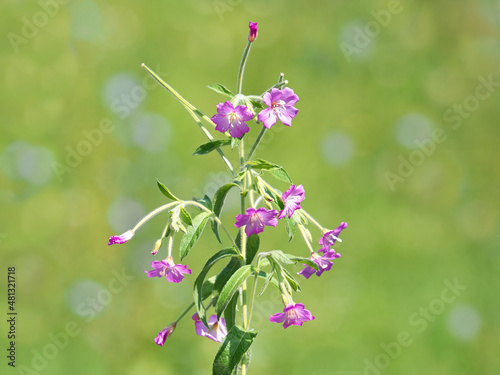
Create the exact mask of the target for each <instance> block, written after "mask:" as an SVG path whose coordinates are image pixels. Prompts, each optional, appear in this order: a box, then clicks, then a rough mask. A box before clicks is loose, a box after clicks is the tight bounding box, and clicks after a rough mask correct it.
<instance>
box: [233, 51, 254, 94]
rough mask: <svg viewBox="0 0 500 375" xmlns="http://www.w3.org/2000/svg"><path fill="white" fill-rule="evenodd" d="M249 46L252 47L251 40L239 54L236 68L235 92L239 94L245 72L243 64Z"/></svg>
mask: <svg viewBox="0 0 500 375" xmlns="http://www.w3.org/2000/svg"><path fill="white" fill-rule="evenodd" d="M250 48H252V42H248V44H247V46H246V47H245V50H244V51H243V55H242V56H241V62H240V67H239V69H238V79H237V81H236V93H237V94H241V91H242V88H243V75H244V73H245V65H246V63H247V59H248V54H249V53H250Z"/></svg>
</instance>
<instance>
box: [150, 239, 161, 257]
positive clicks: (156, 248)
mask: <svg viewBox="0 0 500 375" xmlns="http://www.w3.org/2000/svg"><path fill="white" fill-rule="evenodd" d="M161 242H162V241H161V240H158V241H156V243H155V246H154V247H153V251H152V252H151V254H153V255H156V253H157V252H158V250H160V247H161Z"/></svg>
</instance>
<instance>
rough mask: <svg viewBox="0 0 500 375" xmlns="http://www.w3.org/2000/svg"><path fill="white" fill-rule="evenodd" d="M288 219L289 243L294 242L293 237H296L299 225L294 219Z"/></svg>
mask: <svg viewBox="0 0 500 375" xmlns="http://www.w3.org/2000/svg"><path fill="white" fill-rule="evenodd" d="M285 219H286V226H285V228H286V232H287V233H288V242H290V241H291V240H293V237H294V236H295V231H296V230H297V224H296V223H295V221H293V220H292V219H289V218H288V217H285Z"/></svg>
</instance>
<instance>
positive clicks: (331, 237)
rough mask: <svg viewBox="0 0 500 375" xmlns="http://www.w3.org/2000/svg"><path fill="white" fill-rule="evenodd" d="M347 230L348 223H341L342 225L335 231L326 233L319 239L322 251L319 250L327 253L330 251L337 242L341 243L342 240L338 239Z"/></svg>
mask: <svg viewBox="0 0 500 375" xmlns="http://www.w3.org/2000/svg"><path fill="white" fill-rule="evenodd" d="M345 228H347V223H346V222H344V221H343V222H341V223H340V225H339V226H338V227H337V228H335V229H334V230H331V231H329V232H326V233H325V234H324V235H323V237H321V238H320V239H319V244H320V245H322V246H321V249H320V250H319V251H320V252H327V251H328V250H330V247H332V246H333V245H334V244H335V241H337V240H338V241H340V242H342V240H341V239H340V238H338V236H339V234H340V232H342V230H344V229H345Z"/></svg>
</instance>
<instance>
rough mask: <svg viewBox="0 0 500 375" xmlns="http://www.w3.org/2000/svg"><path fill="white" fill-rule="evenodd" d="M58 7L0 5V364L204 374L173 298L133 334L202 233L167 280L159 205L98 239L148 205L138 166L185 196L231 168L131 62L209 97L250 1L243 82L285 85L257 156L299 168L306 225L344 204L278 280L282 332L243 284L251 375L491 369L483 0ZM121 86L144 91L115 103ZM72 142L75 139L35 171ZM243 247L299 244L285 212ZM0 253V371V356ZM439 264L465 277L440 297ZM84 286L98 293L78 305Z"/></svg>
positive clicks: (489, 12)
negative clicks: (300, 322) (288, 93)
mask: <svg viewBox="0 0 500 375" xmlns="http://www.w3.org/2000/svg"><path fill="white" fill-rule="evenodd" d="M46 3H49V4H52V6H49V7H44V6H42V5H41V4H46ZM55 4H58V5H57V6H55V7H54V2H41V3H38V2H34V1H33V2H21V1H14V0H6V1H4V2H3V3H2V12H1V14H2V15H1V18H2V22H1V24H0V35H1V36H2V42H1V48H0V59H1V60H0V62H1V67H2V69H1V75H0V82H1V83H2V90H1V91H0V98H1V100H0V107H1V113H2V116H3V121H2V127H1V129H2V130H1V132H2V133H1V137H0V201H1V212H2V214H1V219H0V220H1V222H0V236H1V238H0V240H1V242H0V247H1V249H2V253H1V257H2V262H1V264H2V267H3V270H2V272H1V274H2V275H3V276H2V279H3V280H4V281H2V297H3V298H2V301H3V302H2V308H1V309H0V310H1V311H5V312H2V313H3V314H5V318H2V319H1V323H0V327H1V332H2V333H1V337H2V343H3V346H2V352H3V353H4V355H2V363H1V364H0V366H1V369H2V370H1V372H2V373H8V374H10V373H12V374H14V373H19V374H23V373H26V374H68V373H71V374H96V375H99V374H131V375H132V374H147V373H158V374H208V373H210V369H211V361H212V359H213V357H214V355H215V353H216V351H217V348H218V345H217V344H216V343H214V342H212V341H209V340H207V339H205V338H200V337H198V336H196V335H195V333H194V327H193V323H192V321H191V320H190V319H189V316H188V317H187V318H186V319H185V320H183V321H182V322H181V323H180V324H179V326H178V328H177V330H176V332H175V333H174V335H173V336H172V337H171V338H169V339H168V340H167V342H166V343H165V346H164V347H163V348H162V347H159V346H157V345H156V344H155V343H154V342H153V339H154V337H155V336H156V333H157V332H158V331H159V330H160V329H161V328H163V327H164V326H165V325H166V324H168V323H169V322H171V321H172V320H174V319H175V318H176V317H177V315H178V314H179V312H180V311H181V310H182V309H183V308H184V306H185V305H186V304H187V303H189V300H190V298H191V288H192V282H193V281H194V278H195V274H197V273H198V272H199V271H200V269H201V266H202V265H203V263H204V262H205V261H206V259H207V258H208V257H209V256H210V255H211V254H213V253H214V252H215V251H216V250H218V249H219V248H220V245H218V243H217V242H216V240H215V239H214V238H213V236H212V235H211V233H210V232H209V231H207V232H206V233H205V235H204V236H203V238H202V239H201V241H200V242H199V243H198V245H197V246H196V247H195V249H194V250H193V252H192V253H191V254H190V255H189V257H188V258H186V261H185V262H186V263H187V264H188V265H189V267H190V268H192V269H193V275H191V276H187V277H186V279H185V280H184V281H183V282H182V283H180V284H175V285H174V284H170V283H168V282H166V280H164V279H148V278H147V277H146V275H145V274H144V273H143V271H144V270H146V269H149V263H150V262H151V260H152V259H153V257H152V256H151V255H150V253H149V252H150V251H151V249H152V246H153V244H154V242H155V241H156V239H157V238H158V236H159V235H160V233H161V230H162V229H163V225H164V222H165V217H162V218H156V219H155V220H153V221H151V222H150V223H148V225H147V226H146V227H145V228H144V229H143V230H141V231H140V232H139V233H138V234H137V235H136V236H135V238H134V239H133V240H132V241H130V242H129V243H127V244H124V245H120V246H118V245H115V246H112V247H108V246H107V239H108V236H110V235H112V234H120V233H122V232H124V231H126V230H127V229H129V228H130V227H131V226H133V225H134V223H135V222H136V220H137V219H139V218H140V217H141V215H143V214H144V213H146V212H148V211H150V210H152V209H154V208H155V207H157V206H159V205H160V204H163V203H164V202H165V198H164V197H163V196H162V195H161V194H160V193H159V191H158V190H157V188H156V186H155V180H156V179H157V178H158V179H160V180H161V181H163V182H164V183H165V184H167V186H168V187H169V188H170V189H171V190H172V192H174V194H176V195H178V196H180V197H182V198H184V199H189V198H191V197H192V196H193V195H200V194H203V193H208V194H213V193H214V187H215V186H217V185H220V184H222V183H224V182H225V181H226V180H227V179H228V175H227V173H225V172H224V169H223V168H224V165H223V164H222V163H221V161H220V159H219V158H218V156H217V155H216V154H215V153H214V154H210V155H208V156H196V157H195V156H192V152H193V151H194V150H195V148H196V147H197V146H198V145H199V144H200V143H202V142H205V138H204V136H203V134H202V133H201V132H200V131H199V130H198V129H197V127H196V125H195V124H194V123H193V122H192V121H191V120H190V119H189V117H188V116H187V115H186V112H185V111H184V110H183V109H182V107H180V106H179V105H178V103H176V102H175V100H174V99H173V98H172V97H170V96H169V95H168V93H167V92H166V91H164V90H163V89H162V88H160V87H159V86H157V87H154V86H151V85H150V82H149V81H143V80H144V79H145V77H146V76H147V75H146V73H145V71H144V70H142V69H141V68H140V64H141V63H143V62H144V63H146V64H148V65H149V66H150V67H151V68H152V69H154V70H156V71H157V72H158V73H159V74H160V75H161V76H162V77H163V78H164V79H165V80H167V81H168V82H169V83H170V84H172V85H173V86H174V87H175V88H176V89H177V90H178V91H179V92H180V93H181V94H183V95H184V96H185V97H186V98H187V99H188V100H190V101H191V102H192V103H193V104H195V105H196V106H198V107H199V108H200V109H201V110H202V111H204V112H205V113H207V114H208V115H210V116H212V115H213V114H214V113H215V106H216V104H217V103H218V102H219V101H222V100H224V98H223V97H221V96H219V95H218V94H216V93H214V92H212V91H210V90H208V89H207V88H205V86H206V85H208V84H210V83H215V82H219V83H222V84H225V85H226V86H228V87H229V88H231V89H233V90H234V86H235V81H236V72H237V68H238V64H239V60H240V57H241V53H242V51H243V48H244V46H245V43H246V37H247V33H248V22H249V21H253V22H258V28H259V36H258V38H257V40H256V42H255V43H254V46H253V48H252V52H251V55H250V58H249V61H248V65H247V70H246V76H245V81H244V93H247V94H260V93H262V92H263V91H264V90H266V89H267V88H268V87H269V86H270V85H272V84H273V83H274V82H275V81H276V79H277V77H278V74H279V73H280V72H284V73H285V74H286V78H287V79H288V80H289V81H290V83H289V86H290V87H291V88H293V89H294V90H295V92H296V93H297V94H298V95H299V96H300V101H299V102H298V104H297V108H299V114H298V116H297V117H296V118H295V119H294V122H293V126H292V127H291V128H287V127H284V126H283V125H282V124H280V123H278V124H277V125H275V126H274V127H273V128H272V131H270V132H269V133H268V135H267V136H266V138H265V140H264V142H263V145H262V147H261V149H259V151H258V154H257V156H258V157H261V158H264V159H266V160H270V161H273V162H275V163H278V164H281V165H283V166H285V167H286V169H287V170H288V172H289V173H290V175H291V176H292V179H293V181H294V182H295V183H297V184H303V185H304V187H305V190H306V200H305V201H304V203H303V207H304V208H306V209H307V210H308V212H310V213H311V214H313V216H314V217H315V218H317V219H318V220H319V221H320V222H321V223H322V224H323V225H324V226H326V227H329V228H334V227H336V226H337V225H338V224H339V223H340V222H341V221H346V222H348V223H349V228H348V229H346V230H345V231H344V232H343V233H342V236H341V237H342V239H343V243H342V244H339V245H338V246H336V250H337V251H339V252H341V253H342V258H340V259H339V260H337V261H336V262H335V266H334V267H333V270H332V271H331V272H328V273H325V274H323V275H322V276H321V277H320V278H317V277H316V276H313V277H312V278H311V279H309V280H307V281H306V280H304V281H303V282H302V288H303V291H302V293H300V294H296V295H295V296H294V298H295V300H296V302H302V303H304V304H305V305H306V308H308V309H309V310H310V311H311V312H312V313H313V314H314V315H315V317H316V319H315V320H314V321H313V322H307V323H305V324H304V326H303V327H290V328H288V329H286V330H283V328H282V327H281V326H280V325H277V324H272V323H269V322H268V317H269V315H271V314H273V313H275V312H278V311H281V310H282V308H283V306H282V303H281V301H280V299H279V297H278V296H277V295H276V293H274V294H273V292H271V291H269V292H266V294H264V295H263V296H261V297H260V299H259V300H258V304H257V306H256V310H255V315H254V318H255V328H256V329H258V330H259V335H258V337H257V339H256V341H255V343H254V346H253V348H254V350H253V360H252V364H251V367H250V373H251V374H252V373H253V374H304V373H305V374H312V375H334V374H336V375H355V374H370V375H374V374H378V373H381V374H406V375H411V374H426V375H431V374H440V375H442V374H496V373H500V360H499V358H498V355H497V353H496V348H498V344H499V342H498V341H499V339H498V338H499V336H500V327H499V323H498V313H499V302H498V301H499V300H498V289H497V288H498V283H499V276H498V273H499V268H500V262H499V257H498V249H499V243H500V235H499V210H498V209H499V194H500V190H499V182H500V173H499V172H500V170H499V169H498V167H497V165H496V162H497V161H498V146H499V144H498V142H499V136H500V130H499V128H498V119H499V115H500V110H499V99H500V93H499V92H497V91H498V90H497V89H498V85H497V86H495V84H493V85H490V87H486V86H484V84H483V83H481V82H482V80H486V81H487V80H488V79H490V80H493V81H494V82H500V70H499V64H500V49H499V47H500V45H499V42H498V37H499V27H500V2H499V1H493V0H491V1H487V0H484V1H465V0H464V1H423V0H422V1H417V0H413V1H401V2H394V1H340V0H337V1H317V2H310V3H308V2H304V1H284V0H276V1H271V0H269V1H267V0H255V1H229V0H221V1H193V0H190V1H184V2H178V1H175V2H174V1H158V2H149V3H141V2H136V1H129V0H125V1H101V2H94V1H90V0H70V1H67V2H66V3H65V4H62V2H61V3H55ZM391 7H392V8H391ZM389 9H392V10H394V9H396V10H397V12H393V13H388V12H389ZM388 14H390V19H389V17H388V16H387V15H388ZM384 17H385V18H384ZM377 18H378V19H379V21H376V19H377ZM32 22H35V24H38V25H39V26H36V25H35V26H31V28H30V26H29V25H28V23H32ZM381 23H382V24H383V25H381ZM27 25H28V26H27ZM367 33H368V36H367ZM14 34H15V35H14ZM346 46H349V47H348V48H351V53H345V50H346V48H347V47H346ZM343 49H344V52H343ZM134 90H135V91H134ZM134 92H135V93H136V94H137V93H139V94H143V93H144V94H145V95H142V96H140V100H133V101H132V102H131V104H129V105H125V107H123V105H124V104H123V103H124V102H123V100H124V99H123V95H131V94H132V93H134ZM137 98H138V97H137V96H136V99H137ZM455 105H460V106H462V108H465V109H462V110H461V111H462V112H461V113H462V114H461V115H460V114H457V113H453V112H454V111H455V109H457V108H458V107H454V106H455ZM120 108H121V109H120ZM457 110H458V109H457ZM452 115H453V116H454V117H450V116H452ZM106 119H109V120H110V121H112V125H113V128H112V129H113V130H112V131H111V132H109V133H101V135H102V139H100V140H99V142H96V144H95V145H92V146H91V147H90V149H85V140H86V137H85V133H84V131H86V132H91V131H93V130H95V129H99V124H100V123H101V122H102V121H103V120H104V121H106ZM433 129H441V130H442V131H441V133H440V137H439V140H436V139H434V138H433V134H437V133H436V131H434V130H433ZM257 131H258V129H257V125H255V124H254V125H253V126H252V130H251V132H250V134H248V138H249V139H252V138H254V137H255V135H256V134H257ZM433 131H434V133H433ZM438 132H439V130H438ZM93 134H96V132H95V131H94V133H93ZM417 143H420V144H421V145H422V144H424V145H425V146H423V147H427V149H426V153H424V152H423V151H421V150H420V149H419V148H418V146H417ZM78 147H80V149H81V150H84V153H85V154H86V155H84V156H82V157H81V160H79V161H78V162H76V161H75V160H73V161H74V162H75V166H74V167H68V170H65V171H64V172H61V170H59V172H57V171H55V170H54V165H56V164H54V163H60V164H57V165H59V166H60V165H63V164H66V163H67V161H66V158H67V157H68V155H69V153H70V152H72V151H69V150H77V149H78ZM412 163H413V165H411V164H412ZM398 169H399V170H400V171H399V172H398ZM396 176H399V177H396ZM395 179H397V180H395ZM276 186H277V187H278V188H280V189H282V190H285V189H286V188H287V186H286V184H282V183H280V182H277V183H276ZM236 199H237V197H235V196H232V198H231V199H230V201H229V202H228V204H227V211H226V214H225V215H224V217H223V219H224V220H225V221H226V223H227V225H228V226H229V227H232V223H233V220H234V215H235V214H236V213H237V201H236ZM311 231H312V232H313V234H314V236H315V241H317V237H318V232H316V231H315V229H314V228H312V227H311ZM261 246H262V247H261V248H262V250H271V249H282V250H284V251H286V252H290V253H295V254H301V255H304V256H305V255H306V254H307V248H306V247H305V245H304V243H303V241H302V240H301V239H300V238H295V239H294V241H292V242H291V243H288V242H287V235H286V232H285V229H284V226H283V225H280V226H278V228H277V229H266V231H265V232H264V233H263V235H262V236H261ZM160 251H161V252H160V253H159V256H161V255H162V254H163V256H164V255H165V249H162V250H160ZM9 265H10V266H15V267H16V288H17V303H16V308H17V312H18V316H17V327H16V328H17V332H16V333H17V337H16V347H17V363H16V364H17V368H16V369H12V368H9V367H8V366H7V361H8V360H7V358H5V353H6V350H5V349H6V348H7V341H8V340H7V339H6V336H7V330H8V325H7V322H6V320H7V315H6V313H7V307H8V305H7V298H6V293H7V292H6V288H7V285H6V284H7V283H6V280H7V266H9ZM298 270H300V267H294V268H293V269H291V271H292V272H297V271H298ZM123 272H124V273H125V274H126V275H128V278H129V279H128V280H125V281H123V282H122V284H119V280H118V279H117V276H116V275H117V274H122V273H123ZM448 282H449V283H451V284H454V283H455V282H456V283H458V284H459V285H462V286H466V288H465V289H464V290H460V289H459V290H455V292H456V294H453V291H452V290H450V289H449V287H447V283H448ZM124 284H126V285H124ZM117 285H122V286H123V287H122V288H117ZM110 289H112V290H114V291H116V292H113V293H111V292H105V291H104V292H103V290H110ZM118 289H119V290H118ZM99 293H100V294H99ZM443 293H444V294H443ZM99 295H100V296H107V297H109V298H108V299H107V300H106V303H104V304H99V305H97V307H96V308H93V309H92V308H89V305H88V303H89V302H88V301H89V298H90V300H92V299H95V298H96V296H99ZM110 296H111V297H110ZM452 297H453V298H452ZM102 298H104V297H102ZM82 309H83V310H85V311H86V313H85V311H83V310H82ZM89 311H90V312H89ZM426 311H427V312H426ZM68 324H69V328H68ZM66 329H69V331H70V333H72V334H73V336H71V337H68V336H66V333H64V332H65V330H66ZM54 338H55V340H56V341H57V340H59V341H58V343H59V344H60V348H57V347H54V346H53V344H51V343H52V339H54ZM398 339H400V340H402V341H403V342H402V344H404V346H402V347H401V348H400V347H399V344H394V342H396V341H397V340H398ZM384 347H385V348H386V349H384ZM54 348H56V349H55V350H54ZM387 348H388V349H387ZM386 351H389V352H390V353H391V354H392V357H390V356H389V355H388V354H386ZM20 366H24V367H21V368H20ZM34 366H35V367H34ZM37 367H38V369H37ZM28 369H30V370H28ZM39 370H40V371H39Z"/></svg>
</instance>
